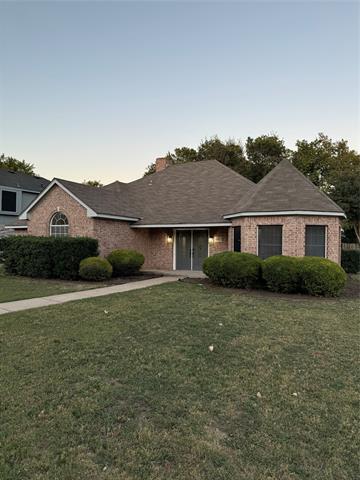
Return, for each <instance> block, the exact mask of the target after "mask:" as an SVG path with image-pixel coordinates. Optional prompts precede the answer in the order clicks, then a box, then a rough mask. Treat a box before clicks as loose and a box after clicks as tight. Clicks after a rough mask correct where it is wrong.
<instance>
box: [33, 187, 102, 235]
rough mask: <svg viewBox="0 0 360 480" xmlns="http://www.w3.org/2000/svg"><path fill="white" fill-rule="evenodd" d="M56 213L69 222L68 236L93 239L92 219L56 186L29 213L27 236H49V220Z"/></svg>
mask: <svg viewBox="0 0 360 480" xmlns="http://www.w3.org/2000/svg"><path fill="white" fill-rule="evenodd" d="M57 211H61V212H62V213H64V214H65V215H66V216H67V218H68V220H69V235H70V236H72V237H79V236H82V237H93V236H94V223H93V219H91V218H88V217H87V214H86V209H85V208H84V207H83V206H81V205H80V204H79V203H78V202H77V201H76V200H74V199H73V198H72V197H70V195H68V194H67V193H66V192H64V190H62V189H61V188H60V187H58V186H57V185H54V187H53V188H52V189H51V190H50V191H49V192H48V193H47V194H46V195H45V196H44V197H43V198H42V199H41V200H40V201H39V202H38V203H37V204H36V206H35V207H34V208H33V209H32V210H31V211H30V212H29V221H28V234H29V235H37V236H40V237H47V236H49V235H50V220H51V217H52V216H53V215H54V213H56V212H57Z"/></svg>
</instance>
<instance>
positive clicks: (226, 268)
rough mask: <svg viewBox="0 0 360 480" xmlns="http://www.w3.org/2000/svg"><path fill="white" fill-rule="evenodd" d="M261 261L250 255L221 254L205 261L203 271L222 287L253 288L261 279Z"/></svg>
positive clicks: (236, 253)
mask: <svg viewBox="0 0 360 480" xmlns="http://www.w3.org/2000/svg"><path fill="white" fill-rule="evenodd" d="M261 263H262V260H261V259H260V258H259V257H257V256H256V255H252V254H251V253H238V252H222V253H217V254H215V255H212V256H211V257H208V258H206V259H205V261H204V264H203V271H204V273H205V275H207V276H208V277H209V278H210V280H212V281H213V282H214V283H218V284H220V285H223V286H224V287H235V288H253V287H256V286H258V285H259V283H260V279H261Z"/></svg>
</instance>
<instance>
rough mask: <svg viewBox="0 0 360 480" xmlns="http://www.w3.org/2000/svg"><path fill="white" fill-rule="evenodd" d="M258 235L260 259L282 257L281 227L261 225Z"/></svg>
mask: <svg viewBox="0 0 360 480" xmlns="http://www.w3.org/2000/svg"><path fill="white" fill-rule="evenodd" d="M258 235H259V238H258V255H259V257H260V258H263V259H264V258H267V257H272V256H273V255H282V226H281V225H260V226H259V230H258Z"/></svg>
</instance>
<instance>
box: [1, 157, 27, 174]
mask: <svg viewBox="0 0 360 480" xmlns="http://www.w3.org/2000/svg"><path fill="white" fill-rule="evenodd" d="M0 168H5V169H7V170H13V171H14V172H22V173H26V174H27V175H35V172H34V165H33V164H31V163H27V162H25V160H17V159H16V158H14V157H6V156H5V154H4V153H2V154H1V155H0Z"/></svg>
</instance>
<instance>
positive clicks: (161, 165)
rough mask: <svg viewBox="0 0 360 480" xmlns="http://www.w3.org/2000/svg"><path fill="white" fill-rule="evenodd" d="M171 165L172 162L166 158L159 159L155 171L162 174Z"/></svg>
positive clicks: (156, 161)
mask: <svg viewBox="0 0 360 480" xmlns="http://www.w3.org/2000/svg"><path fill="white" fill-rule="evenodd" d="M170 163H171V162H170V160H169V159H168V158H166V157H161V158H157V159H156V160H155V171H156V172H161V171H162V170H165V168H166V167H168V166H169V165H170Z"/></svg>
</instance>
